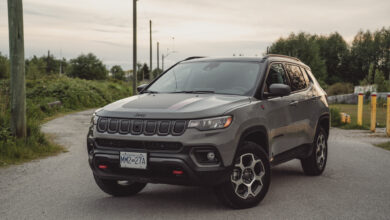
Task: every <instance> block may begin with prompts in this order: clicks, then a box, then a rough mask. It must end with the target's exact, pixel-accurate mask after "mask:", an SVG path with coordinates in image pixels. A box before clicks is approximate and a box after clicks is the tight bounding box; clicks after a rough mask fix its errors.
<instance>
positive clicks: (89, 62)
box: [68, 53, 108, 80]
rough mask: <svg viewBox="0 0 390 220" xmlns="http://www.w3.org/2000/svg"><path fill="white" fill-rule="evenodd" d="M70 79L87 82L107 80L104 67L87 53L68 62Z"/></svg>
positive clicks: (93, 56)
mask: <svg viewBox="0 0 390 220" xmlns="http://www.w3.org/2000/svg"><path fill="white" fill-rule="evenodd" d="M70 65H71V66H70V71H69V73H68V75H69V76H70V77H78V78H81V79H88V80H94V79H95V80H103V79H106V78H107V74H108V73H107V69H106V66H105V65H104V64H103V63H102V61H100V60H99V59H98V58H97V57H96V56H95V55H93V54H92V53H89V54H87V55H84V54H82V55H80V56H78V57H77V58H75V59H72V60H70Z"/></svg>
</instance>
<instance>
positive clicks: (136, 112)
mask: <svg viewBox="0 0 390 220" xmlns="http://www.w3.org/2000/svg"><path fill="white" fill-rule="evenodd" d="M249 102H250V98H249V97H247V96H236V95H220V94H183V93H161V94H150V93H148V94H140V95H136V96H131V97H129V98H125V99H122V100H119V101H116V102H114V103H111V104H109V105H107V106H105V107H103V108H101V109H100V110H98V111H97V112H96V114H97V115H98V116H103V117H118V118H150V119H194V118H207V117H213V116H220V115H223V114H224V113H225V112H226V111H228V110H230V109H232V108H235V107H237V106H240V105H244V104H247V103H249Z"/></svg>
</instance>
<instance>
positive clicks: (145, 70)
mask: <svg viewBox="0 0 390 220" xmlns="http://www.w3.org/2000/svg"><path fill="white" fill-rule="evenodd" d="M145 79H150V76H149V66H148V64H146V63H144V64H141V63H137V80H138V81H142V80H145Z"/></svg>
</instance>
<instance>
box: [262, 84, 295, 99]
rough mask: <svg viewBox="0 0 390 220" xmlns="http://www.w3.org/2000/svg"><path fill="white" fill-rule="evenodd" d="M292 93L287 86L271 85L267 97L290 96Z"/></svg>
mask: <svg viewBox="0 0 390 220" xmlns="http://www.w3.org/2000/svg"><path fill="white" fill-rule="evenodd" d="M290 93H291V88H290V86H288V85H285V84H279V83H275V84H271V85H270V87H269V93H267V94H266V96H267V97H270V96H288V95H290Z"/></svg>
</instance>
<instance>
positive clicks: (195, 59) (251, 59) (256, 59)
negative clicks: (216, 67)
mask: <svg viewBox="0 0 390 220" xmlns="http://www.w3.org/2000/svg"><path fill="white" fill-rule="evenodd" d="M203 61H230V62H232V61H237V62H260V63H263V62H265V61H287V62H293V63H299V64H303V65H305V64H304V63H302V61H300V60H299V59H298V58H296V57H290V56H285V55H280V54H267V55H266V56H264V57H200V56H199V57H189V58H187V59H185V60H183V61H182V62H186V63H187V62H188V63H189V62H203ZM305 66H306V65H305Z"/></svg>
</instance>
